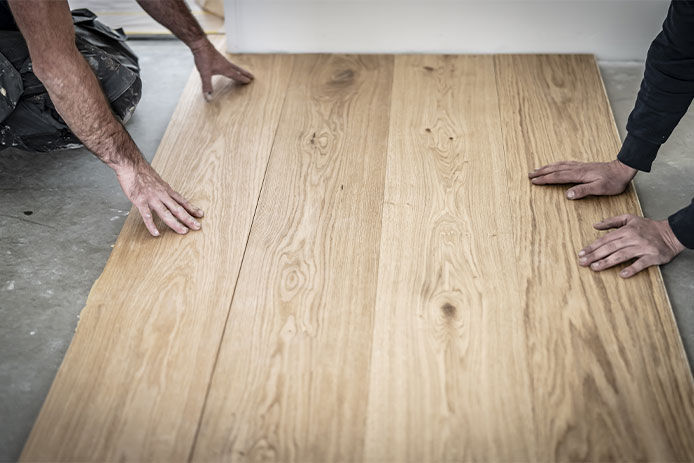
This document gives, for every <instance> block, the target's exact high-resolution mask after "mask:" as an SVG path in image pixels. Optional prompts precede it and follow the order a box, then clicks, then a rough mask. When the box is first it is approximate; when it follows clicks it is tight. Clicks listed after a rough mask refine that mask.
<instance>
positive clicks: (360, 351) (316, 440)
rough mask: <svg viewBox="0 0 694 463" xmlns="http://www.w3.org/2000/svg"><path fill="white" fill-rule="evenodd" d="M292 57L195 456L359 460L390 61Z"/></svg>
mask: <svg viewBox="0 0 694 463" xmlns="http://www.w3.org/2000/svg"><path fill="white" fill-rule="evenodd" d="M296 59H297V61H296V63H295V67H294V74H293V75H292V79H291V81H292V82H294V85H293V86H292V88H291V89H290V90H289V92H288V95H287V100H286V102H285V108H284V112H283V115H282V119H281V121H280V125H279V128H278V131H277V136H276V140H275V146H274V149H273V152H272V156H271V159H270V165H269V167H268V173H267V177H266V181H265V184H264V187H263V192H262V194H261V197H260V203H259V205H258V212H257V214H256V218H255V221H254V224H253V231H252V233H251V236H250V239H249V243H248V249H247V251H246V257H245V259H244V265H243V268H242V271H241V275H240V276H239V283H238V286H237V290H236V294H235V296H234V301H233V304H232V306H231V311H230V315H229V323H228V324H227V329H226V331H225V333H224V341H223V343H222V347H221V351H220V355H219V360H218V362H217V367H216V369H215V374H214V378H213V380H212V384H211V388H210V395H209V398H208V400H207V404H206V407H205V415H204V417H203V420H202V425H201V428H200V435H199V438H198V440H197V442H196V446H195V452H194V455H193V457H194V458H193V460H194V461H219V460H231V459H234V460H235V459H248V460H252V461H256V460H276V459H277V460H292V461H316V462H318V461H356V460H359V459H360V458H361V447H362V441H363V436H364V416H365V410H366V397H367V395H368V382H367V381H365V379H364V375H365V374H367V372H368V365H369V361H370V356H371V339H372V333H373V331H372V328H371V327H372V320H373V305H374V299H375V296H376V273H377V265H378V246H379V240H380V228H381V202H382V199H383V184H384V182H383V178H384V175H385V164H386V142H387V139H388V115H389V106H390V91H391V84H392V62H393V58H392V57H382V56H362V57H354V56H333V57H331V56H300V57H297V58H296Z"/></svg>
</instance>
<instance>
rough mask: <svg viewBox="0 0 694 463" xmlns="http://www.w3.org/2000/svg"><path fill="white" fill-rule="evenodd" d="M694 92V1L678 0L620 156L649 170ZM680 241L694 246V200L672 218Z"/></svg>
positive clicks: (656, 46)
mask: <svg viewBox="0 0 694 463" xmlns="http://www.w3.org/2000/svg"><path fill="white" fill-rule="evenodd" d="M693 98H694V1H681V0H673V1H672V3H671V4H670V9H669V11H668V15H667V18H666V19H665V22H664V23H663V30H662V31H661V32H660V34H658V36H657V37H656V38H655V40H653V43H652V44H651V47H650V48H649V50H648V56H647V58H646V71H645V73H644V76H643V80H642V81H641V89H640V90H639V94H638V97H637V99H636V105H635V106H634V109H633V110H632V112H631V114H630V115H629V120H628V122H627V132H628V133H627V136H626V138H625V139H624V143H623V144H622V149H621V150H620V151H619V154H618V156H617V159H619V160H620V161H621V162H623V163H624V164H626V165H628V166H630V167H633V168H634V169H638V170H642V171H644V172H650V170H651V164H652V163H653V160H654V159H655V157H656V154H657V153H658V149H659V148H660V145H662V144H663V143H665V141H666V140H667V139H668V137H669V136H670V134H671V133H672V131H673V130H674V129H675V126H676V125H677V123H678V122H679V121H680V119H681V118H682V116H684V114H685V113H686V112H687V108H688V107H689V104H690V103H691V102H692V99H693ZM668 221H669V223H670V227H671V228H672V231H673V232H674V233H675V236H676V237H677V239H678V240H680V242H681V243H682V244H683V245H685V246H686V247H688V248H694V200H692V203H691V204H690V205H689V206H687V207H685V208H684V209H682V210H680V211H679V212H677V213H675V214H673V215H671V216H670V217H669V218H668Z"/></svg>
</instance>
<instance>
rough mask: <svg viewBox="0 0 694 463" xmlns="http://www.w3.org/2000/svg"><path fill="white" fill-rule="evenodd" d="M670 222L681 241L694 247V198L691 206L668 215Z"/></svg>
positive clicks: (691, 247)
mask: <svg viewBox="0 0 694 463" xmlns="http://www.w3.org/2000/svg"><path fill="white" fill-rule="evenodd" d="M668 222H669V223H670V228H672V232H673V233H674V234H675V236H676V237H677V239H678V240H679V241H680V243H682V244H683V245H685V246H686V247H688V248H689V249H694V200H692V203H691V204H690V205H689V206H687V207H685V208H684V209H680V210H679V211H677V212H675V213H674V214H672V215H671V216H670V217H668Z"/></svg>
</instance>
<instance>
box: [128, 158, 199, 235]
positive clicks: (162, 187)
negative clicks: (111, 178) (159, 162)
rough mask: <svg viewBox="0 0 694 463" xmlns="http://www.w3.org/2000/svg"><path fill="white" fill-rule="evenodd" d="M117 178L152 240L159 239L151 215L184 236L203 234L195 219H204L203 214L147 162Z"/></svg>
mask: <svg viewBox="0 0 694 463" xmlns="http://www.w3.org/2000/svg"><path fill="white" fill-rule="evenodd" d="M116 175H117V176H118V182H120V185H121V188H123V192H125V195H126V196H127V197H128V199H129V200H130V201H131V202H132V203H133V204H134V205H135V207H137V209H138V211H140V215H141V216H142V220H143V221H144V222H145V226H146V227H147V230H149V232H150V233H151V234H152V236H159V230H157V227H156V226H155V225H154V220H152V211H154V212H156V213H157V215H158V216H159V218H161V219H162V220H163V221H164V223H165V224H166V225H168V226H169V227H170V228H171V229H172V230H173V231H175V232H176V233H179V234H181V235H184V234H186V233H188V230H200V222H198V221H197V220H196V219H195V217H197V218H201V217H202V216H203V212H202V210H201V209H200V208H198V207H195V206H193V205H192V204H190V203H189V202H188V200H186V199H185V198H184V197H183V196H181V195H180V194H178V193H177V192H176V191H174V190H173V189H172V188H171V187H170V186H169V184H168V183H166V182H165V181H164V180H162V178H161V177H160V176H159V174H157V172H156V171H155V170H154V169H153V168H152V166H150V165H149V164H147V162H145V161H144V160H142V161H139V162H137V163H136V164H135V165H134V166H132V165H131V166H127V167H122V168H120V169H118V170H116Z"/></svg>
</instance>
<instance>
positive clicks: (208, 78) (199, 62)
mask: <svg viewBox="0 0 694 463" xmlns="http://www.w3.org/2000/svg"><path fill="white" fill-rule="evenodd" d="M137 3H139V4H140V6H141V7H142V8H143V9H144V10H145V11H146V12H147V14H149V15H150V16H151V17H152V18H154V19H155V20H156V21H157V22H159V23H160V24H161V25H162V26H164V27H166V28H167V29H169V30H170V31H171V32H173V34H174V35H175V36H176V37H178V38H179V39H180V40H181V41H182V42H183V43H185V44H186V45H187V46H188V48H190V50H191V51H192V52H193V57H194V58H195V66H196V67H197V68H198V72H199V73H200V79H201V80H202V91H203V94H204V95H205V98H206V99H207V100H209V99H210V98H211V96H212V76H213V75H223V76H226V77H228V78H230V79H233V80H235V81H236V82H239V83H242V84H247V83H249V82H250V81H251V80H253V74H251V73H250V72H248V71H246V70H245V69H242V68H240V67H239V66H236V65H235V64H233V63H231V62H230V61H228V60H227V59H226V58H225V57H224V56H223V55H222V54H221V53H219V52H218V51H217V49H215V48H214V46H213V45H212V44H211V43H210V41H209V40H208V39H207V36H206V35H205V33H204V32H203V30H202V28H201V27H200V24H198V22H197V21H196V20H195V18H194V17H193V14H192V13H191V12H190V10H189V9H188V5H186V3H185V1H184V0H137Z"/></svg>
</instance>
